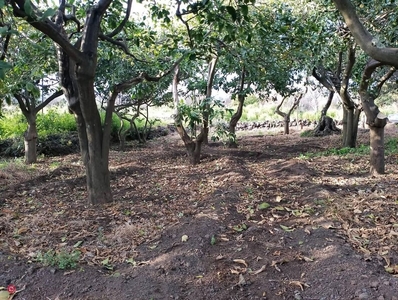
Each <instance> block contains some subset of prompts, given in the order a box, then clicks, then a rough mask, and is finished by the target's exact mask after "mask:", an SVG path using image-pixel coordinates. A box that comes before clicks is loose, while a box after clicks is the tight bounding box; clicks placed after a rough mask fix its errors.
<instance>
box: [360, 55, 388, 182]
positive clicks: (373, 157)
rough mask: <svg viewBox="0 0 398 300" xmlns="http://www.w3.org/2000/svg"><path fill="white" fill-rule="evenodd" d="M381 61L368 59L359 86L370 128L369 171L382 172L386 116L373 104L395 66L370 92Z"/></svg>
mask: <svg viewBox="0 0 398 300" xmlns="http://www.w3.org/2000/svg"><path fill="white" fill-rule="evenodd" d="M382 65H383V63H381V62H379V61H376V60H373V59H372V60H370V61H369V62H368V64H367V65H366V67H365V70H364V72H363V74H362V79H361V83H360V86H359V95H360V97H361V102H362V107H363V110H364V112H365V115H366V123H367V124H368V125H369V128H370V173H371V174H374V175H375V174H384V173H385V162H384V127H385V126H386V124H387V120H388V119H387V117H386V116H385V115H384V114H382V113H381V112H380V110H379V108H378V106H377V105H376V104H375V102H374V101H375V99H376V97H377V96H378V95H379V94H380V91H381V88H382V86H383V84H384V83H385V82H386V81H387V80H388V79H389V78H390V77H391V76H392V75H393V74H394V73H395V68H391V69H390V70H389V71H388V72H387V73H386V74H385V75H384V76H383V77H382V78H381V79H380V80H379V81H378V83H377V86H376V92H374V91H373V92H370V91H369V89H370V87H369V85H370V81H371V80H370V79H371V77H372V74H373V72H374V71H375V70H376V69H377V68H378V67H380V66H382Z"/></svg>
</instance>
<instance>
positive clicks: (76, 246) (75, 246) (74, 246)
mask: <svg viewBox="0 0 398 300" xmlns="http://www.w3.org/2000/svg"><path fill="white" fill-rule="evenodd" d="M81 244H83V241H78V242H77V243H76V244H74V245H73V248H78V247H80V246H81Z"/></svg>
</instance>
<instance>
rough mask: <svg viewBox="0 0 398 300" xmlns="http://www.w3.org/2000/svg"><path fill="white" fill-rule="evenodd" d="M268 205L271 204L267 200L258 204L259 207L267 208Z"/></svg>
mask: <svg viewBox="0 0 398 300" xmlns="http://www.w3.org/2000/svg"><path fill="white" fill-rule="evenodd" d="M268 207H270V204H269V203H267V202H263V203H261V204H260V205H259V206H258V209H267V208H268Z"/></svg>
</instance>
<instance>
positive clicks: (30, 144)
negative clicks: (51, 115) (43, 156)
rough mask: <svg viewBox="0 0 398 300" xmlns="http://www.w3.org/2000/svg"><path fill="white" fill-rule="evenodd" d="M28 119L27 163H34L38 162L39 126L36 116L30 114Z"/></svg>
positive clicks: (26, 137) (25, 139)
mask: <svg viewBox="0 0 398 300" xmlns="http://www.w3.org/2000/svg"><path fill="white" fill-rule="evenodd" d="M27 120H28V129H27V130H26V132H25V134H24V141H25V163H27V164H33V163H35V162H37V151H36V148H37V126H36V116H30V117H29V118H27Z"/></svg>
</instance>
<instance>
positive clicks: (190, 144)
mask: <svg viewBox="0 0 398 300" xmlns="http://www.w3.org/2000/svg"><path fill="white" fill-rule="evenodd" d="M179 74H180V69H179V67H178V66H176V68H175V73H174V77H173V100H174V109H175V115H174V124H175V126H176V130H177V132H178V134H179V136H180V137H181V140H182V141H183V142H184V145H185V148H186V150H187V154H188V156H189V157H190V162H191V164H192V165H196V164H199V163H200V154H201V151H202V144H203V142H204V139H205V135H206V133H205V130H204V127H202V129H201V131H200V133H199V135H198V136H197V137H196V139H192V138H191V137H190V136H189V135H188V133H187V131H186V130H185V128H184V126H183V124H182V117H181V113H180V111H179V109H178V104H179V97H178V82H179Z"/></svg>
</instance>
